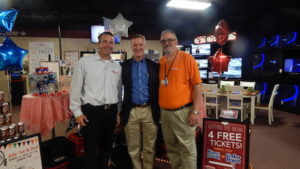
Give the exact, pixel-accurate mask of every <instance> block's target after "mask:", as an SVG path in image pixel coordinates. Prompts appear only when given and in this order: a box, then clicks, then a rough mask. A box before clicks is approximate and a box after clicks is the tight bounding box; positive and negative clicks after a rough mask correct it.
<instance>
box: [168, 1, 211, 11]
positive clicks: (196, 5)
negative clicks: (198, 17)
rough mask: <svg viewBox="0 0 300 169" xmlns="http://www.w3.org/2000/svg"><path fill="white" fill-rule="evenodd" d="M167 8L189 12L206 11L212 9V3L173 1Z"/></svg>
mask: <svg viewBox="0 0 300 169" xmlns="http://www.w3.org/2000/svg"><path fill="white" fill-rule="evenodd" d="M166 6H168V7H173V8H181V9H188V10H204V9H206V8H208V7H210V6H211V3H210V2H207V1H201V0H171V1H169V2H168V3H167V5H166Z"/></svg>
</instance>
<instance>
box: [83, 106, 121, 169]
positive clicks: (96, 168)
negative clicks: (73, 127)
mask: <svg viewBox="0 0 300 169" xmlns="http://www.w3.org/2000/svg"><path fill="white" fill-rule="evenodd" d="M82 112H83V114H84V115H85V116H86V117H87V119H88V120H89V122H88V123H87V126H85V127H83V128H82V131H83V136H84V151H85V152H84V153H85V155H84V159H83V168H84V169H107V168H108V161H109V158H110V155H111V151H112V143H113V140H114V134H113V130H114V127H115V123H116V115H117V105H113V106H111V107H110V108H108V109H104V106H92V105H90V104H86V105H84V106H82Z"/></svg>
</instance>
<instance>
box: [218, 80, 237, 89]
mask: <svg viewBox="0 0 300 169" xmlns="http://www.w3.org/2000/svg"><path fill="white" fill-rule="evenodd" d="M226 85H228V86H234V81H225V80H221V81H220V88H221V87H222V86H226Z"/></svg>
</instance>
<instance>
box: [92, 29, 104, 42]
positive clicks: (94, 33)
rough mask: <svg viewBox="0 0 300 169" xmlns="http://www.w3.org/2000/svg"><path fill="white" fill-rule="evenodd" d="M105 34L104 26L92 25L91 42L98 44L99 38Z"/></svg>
mask: <svg viewBox="0 0 300 169" xmlns="http://www.w3.org/2000/svg"><path fill="white" fill-rule="evenodd" d="M103 32H104V26H102V25H92V26H91V42H92V43H98V36H99V35H100V34H101V33H103Z"/></svg>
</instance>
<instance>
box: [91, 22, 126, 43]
mask: <svg viewBox="0 0 300 169" xmlns="http://www.w3.org/2000/svg"><path fill="white" fill-rule="evenodd" d="M104 31H105V29H104V26H102V25H92V26H91V42H92V43H98V36H99V35H100V34H101V33H103V32H104ZM114 42H115V44H120V43H121V36H120V35H115V39H114Z"/></svg>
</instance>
